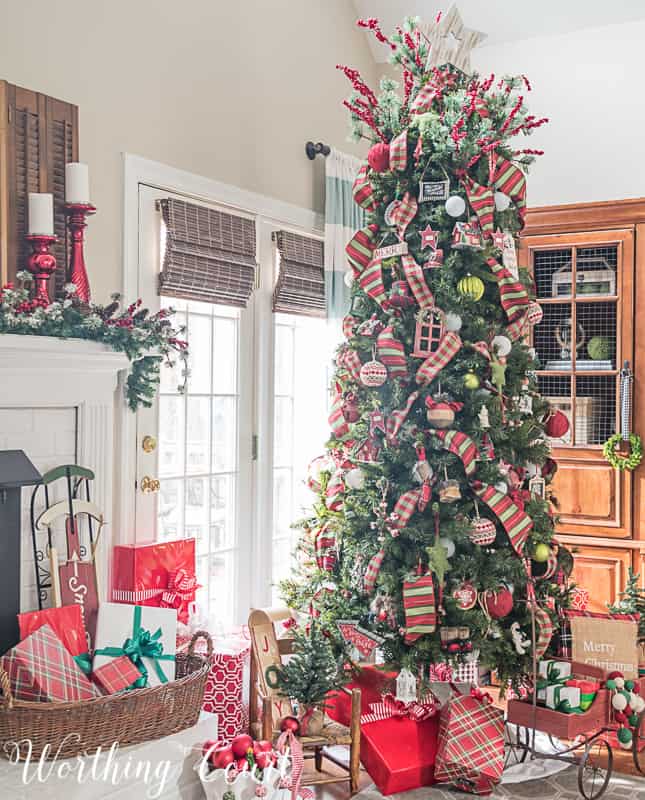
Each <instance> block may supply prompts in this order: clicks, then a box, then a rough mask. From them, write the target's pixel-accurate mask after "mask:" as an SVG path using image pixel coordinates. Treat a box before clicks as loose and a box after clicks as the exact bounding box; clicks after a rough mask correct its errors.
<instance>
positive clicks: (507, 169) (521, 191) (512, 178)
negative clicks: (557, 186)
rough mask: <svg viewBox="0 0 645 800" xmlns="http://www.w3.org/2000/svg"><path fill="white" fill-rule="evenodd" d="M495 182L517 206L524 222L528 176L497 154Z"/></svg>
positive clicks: (500, 190) (496, 186)
mask: <svg viewBox="0 0 645 800" xmlns="http://www.w3.org/2000/svg"><path fill="white" fill-rule="evenodd" d="M493 183H494V184H495V188H496V190H497V191H498V192H504V194H507V195H508V196H509V197H510V198H511V200H512V201H513V202H514V203H515V205H516V207H517V213H518V214H519V215H520V220H521V222H522V224H524V217H525V216H526V178H525V177H524V173H523V172H522V170H521V169H520V168H519V167H518V166H516V165H515V164H512V163H511V162H510V161H509V160H508V159H507V158H504V156H497V161H496V162H495V171H494V173H493Z"/></svg>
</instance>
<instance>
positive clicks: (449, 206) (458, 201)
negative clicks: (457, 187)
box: [445, 194, 466, 217]
mask: <svg viewBox="0 0 645 800" xmlns="http://www.w3.org/2000/svg"><path fill="white" fill-rule="evenodd" d="M445 208H446V213H447V214H449V215H450V216H451V217H460V216H461V215H462V214H463V213H464V211H465V210H466V201H465V200H464V198H463V197H460V196H459V195H458V194H453V195H452V196H451V197H449V198H448V199H447V200H446V206H445Z"/></svg>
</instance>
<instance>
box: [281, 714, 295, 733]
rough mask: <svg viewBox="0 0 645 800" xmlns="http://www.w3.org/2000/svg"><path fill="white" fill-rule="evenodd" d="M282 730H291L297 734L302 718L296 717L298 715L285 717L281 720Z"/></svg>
mask: <svg viewBox="0 0 645 800" xmlns="http://www.w3.org/2000/svg"><path fill="white" fill-rule="evenodd" d="M280 730H281V731H282V733H286V732H287V731H291V733H293V734H294V735H295V736H297V735H298V734H299V733H300V720H298V719H296V717H284V718H283V720H282V721H281V722H280Z"/></svg>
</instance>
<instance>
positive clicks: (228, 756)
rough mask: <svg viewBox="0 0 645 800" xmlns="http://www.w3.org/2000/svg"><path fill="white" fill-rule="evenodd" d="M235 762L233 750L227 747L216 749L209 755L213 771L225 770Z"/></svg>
mask: <svg viewBox="0 0 645 800" xmlns="http://www.w3.org/2000/svg"><path fill="white" fill-rule="evenodd" d="M234 761H235V756H234V755H233V750H232V749H231V748H230V747H229V746H228V745H224V746H223V747H218V748H217V749H216V750H214V751H213V752H212V753H211V764H212V765H213V766H214V767H215V769H226V767H228V765H229V764H232V763H233V762H234Z"/></svg>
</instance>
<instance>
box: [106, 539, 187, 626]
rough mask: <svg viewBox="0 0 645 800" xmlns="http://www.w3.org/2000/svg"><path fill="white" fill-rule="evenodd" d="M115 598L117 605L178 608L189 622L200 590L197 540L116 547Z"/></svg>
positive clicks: (112, 581) (182, 619)
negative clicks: (192, 604)
mask: <svg viewBox="0 0 645 800" xmlns="http://www.w3.org/2000/svg"><path fill="white" fill-rule="evenodd" d="M111 577H112V580H111V587H112V591H111V599H112V601H113V602H115V603H129V604H132V605H139V606H164V607H166V608H175V609H177V619H178V621H179V622H184V623H185V622H188V616H189V607H190V605H191V603H194V602H195V591H196V590H197V589H198V588H199V587H198V585H197V580H196V579H195V540H194V539H179V540H177V541H174V542H157V543H152V544H150V543H149V544H126V545H115V547H114V551H113V556H112V576H111Z"/></svg>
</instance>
